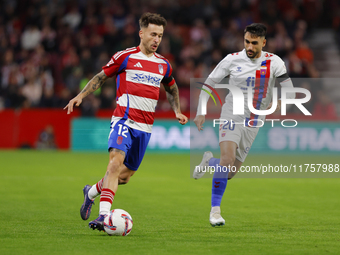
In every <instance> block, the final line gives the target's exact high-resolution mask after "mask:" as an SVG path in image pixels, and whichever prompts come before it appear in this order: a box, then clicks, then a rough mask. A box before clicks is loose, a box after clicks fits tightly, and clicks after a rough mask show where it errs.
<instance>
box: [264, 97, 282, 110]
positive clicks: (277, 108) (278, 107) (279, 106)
mask: <svg viewBox="0 0 340 255" xmlns="http://www.w3.org/2000/svg"><path fill="white" fill-rule="evenodd" d="M272 105H273V102H271V103H270V104H269V105H268V107H267V109H266V110H269V109H270V108H272ZM280 110H281V100H277V107H276V109H275V111H274V112H273V113H278V112H280Z"/></svg>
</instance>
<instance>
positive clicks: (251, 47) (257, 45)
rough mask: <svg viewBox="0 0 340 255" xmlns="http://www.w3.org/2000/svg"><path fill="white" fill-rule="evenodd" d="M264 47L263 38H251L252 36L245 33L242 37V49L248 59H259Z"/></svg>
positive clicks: (264, 40) (264, 41)
mask: <svg viewBox="0 0 340 255" xmlns="http://www.w3.org/2000/svg"><path fill="white" fill-rule="evenodd" d="M265 45H266V39H265V38H264V37H260V36H258V37H252V34H251V33H249V32H247V33H245V35H244V48H245V49H246V53H247V56H248V58H259V57H260V56H261V55H260V54H261V51H262V48H263V47H264V46H265Z"/></svg>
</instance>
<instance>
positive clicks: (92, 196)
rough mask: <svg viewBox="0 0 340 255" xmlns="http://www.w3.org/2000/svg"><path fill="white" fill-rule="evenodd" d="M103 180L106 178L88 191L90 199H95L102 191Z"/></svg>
mask: <svg viewBox="0 0 340 255" xmlns="http://www.w3.org/2000/svg"><path fill="white" fill-rule="evenodd" d="M103 181H104V178H102V179H101V180H100V181H99V182H97V183H96V184H95V185H93V186H92V187H91V189H90V190H89V193H88V196H89V199H91V200H93V199H95V198H96V197H98V195H99V194H100V193H101V192H102V186H103Z"/></svg>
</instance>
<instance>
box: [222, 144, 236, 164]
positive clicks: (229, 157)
mask: <svg viewBox="0 0 340 255" xmlns="http://www.w3.org/2000/svg"><path fill="white" fill-rule="evenodd" d="M236 149H237V144H236V142H234V141H222V142H220V150H221V156H220V165H222V166H227V167H229V166H230V167H232V166H233V165H234V162H235V158H236Z"/></svg>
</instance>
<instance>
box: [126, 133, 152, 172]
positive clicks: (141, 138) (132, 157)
mask: <svg viewBox="0 0 340 255" xmlns="http://www.w3.org/2000/svg"><path fill="white" fill-rule="evenodd" d="M150 136H151V134H150V133H147V132H143V131H139V130H135V129H133V130H132V137H133V139H132V142H131V147H130V148H129V151H128V153H127V154H126V157H125V161H124V164H125V166H126V167H128V168H129V169H131V170H133V171H137V170H138V168H139V166H140V164H141V163H142V160H143V157H144V154H145V151H146V147H147V146H148V143H149V140H150Z"/></svg>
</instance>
